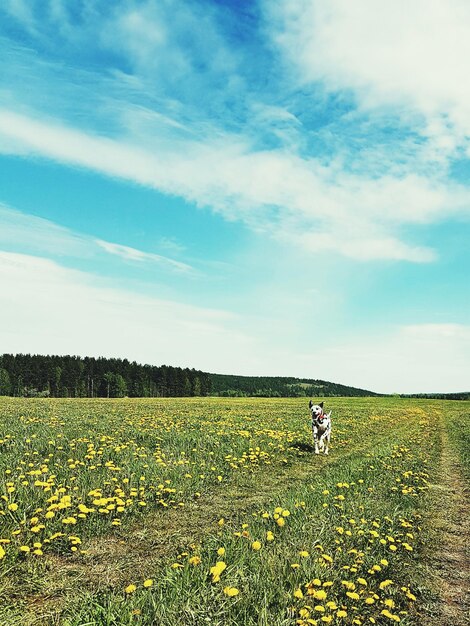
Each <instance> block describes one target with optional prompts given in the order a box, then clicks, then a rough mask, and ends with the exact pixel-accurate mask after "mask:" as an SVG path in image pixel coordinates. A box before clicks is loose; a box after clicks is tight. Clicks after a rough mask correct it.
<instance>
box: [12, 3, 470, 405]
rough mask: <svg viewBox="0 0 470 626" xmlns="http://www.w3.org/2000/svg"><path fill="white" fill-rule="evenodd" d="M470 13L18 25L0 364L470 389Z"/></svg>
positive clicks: (59, 19)
mask: <svg viewBox="0 0 470 626" xmlns="http://www.w3.org/2000/svg"><path fill="white" fill-rule="evenodd" d="M469 32H470V4H469V3H468V2H466V1H465V0H462V1H459V0H449V1H448V2H445V3H443V2H441V1H436V0H415V1H414V2H413V3H409V2H405V1H404V0H396V1H395V2H389V1H388V0H387V1H385V0H358V1H357V2H350V1H349V0H330V1H329V2H323V1H316V0H277V1H276V2H272V1H270V0H250V1H249V2H248V1H247V0H178V1H176V0H174V1H171V0H116V1H115V2H112V3H109V2H108V1H107V0H76V1H75V2H68V1H67V0H3V2H2V3H1V5H0V50H1V54H0V353H4V352H11V353H20V352H21V353H37V354H76V355H81V356H86V355H88V356H107V357H120V358H128V359H131V360H136V361H137V362H139V363H150V364H154V365H161V364H167V365H174V366H182V367H194V368H196V369H202V370H204V371H208V372H218V373H227V374H245V375H266V376H267V375H276V376H299V377H306V378H319V379H323V380H330V381H334V382H338V383H343V384H346V385H352V386H356V387H361V388H365V389H369V390H372V391H376V392H383V393H419V392H453V391H463V390H468V389H470V376H469V373H470V287H469V284H470V281H469V270H470V254H469V248H470V246H469V237H470V81H469V80H468V58H470V38H469V37H468V33H469Z"/></svg>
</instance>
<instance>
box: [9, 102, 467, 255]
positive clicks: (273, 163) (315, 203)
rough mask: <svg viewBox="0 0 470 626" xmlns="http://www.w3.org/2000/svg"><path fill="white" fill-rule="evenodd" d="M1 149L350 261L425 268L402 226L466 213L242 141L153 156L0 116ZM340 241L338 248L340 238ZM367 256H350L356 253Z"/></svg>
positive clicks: (454, 193)
mask: <svg viewBox="0 0 470 626" xmlns="http://www.w3.org/2000/svg"><path fill="white" fill-rule="evenodd" d="M0 137H1V138H2V140H3V141H2V145H1V147H0V150H1V151H3V152H4V153H13V154H23V155H37V154H39V155H42V156H45V157H47V158H50V159H54V160H56V161H59V162H61V163H65V164H69V165H74V166H77V165H78V166H81V167H86V168H90V169H93V170H96V171H99V172H101V173H104V174H106V175H109V176H115V177H120V178H125V179H127V180H132V181H134V182H137V183H139V184H142V185H146V186H149V187H153V188H156V189H159V190H160V191H163V192H166V193H171V194H177V195H179V196H182V197H184V198H185V199H187V200H189V201H193V202H195V203H196V204H198V205H200V206H210V207H211V208H212V209H213V210H215V211H217V212H220V213H222V214H223V215H224V216H225V217H227V218H228V219H234V220H235V219H236V220H242V221H244V222H245V223H246V224H248V225H249V226H250V227H251V228H254V229H256V230H258V231H263V232H266V233H268V234H269V235H270V236H274V237H278V236H281V237H282V238H285V239H290V240H292V241H295V242H296V243H297V244H298V245H305V250H307V251H309V250H310V243H309V242H310V240H311V237H309V234H311V233H319V234H320V235H321V236H322V237H323V241H324V244H323V245H327V247H328V248H332V249H335V250H337V251H338V252H340V253H342V254H344V255H346V256H351V257H353V258H359V257H362V258H363V259H367V258H374V259H377V258H385V259H387V258H390V259H395V260H397V259H403V260H409V261H420V262H422V261H429V260H431V259H432V258H434V256H433V252H432V251H430V250H428V249H426V248H423V247H420V246H410V245H408V244H406V243H405V242H401V241H400V240H399V239H398V236H397V235H394V230H395V229H396V228H397V227H398V226H400V225H402V224H420V223H430V222H433V221H436V220H440V219H443V217H449V216H452V215H460V214H462V213H464V212H466V211H468V207H469V193H468V192H467V191H466V190H464V189H463V188H461V187H459V186H458V185H455V184H454V185H450V184H448V185H447V186H446V185H445V184H444V183H442V182H440V181H439V180H436V181H432V180H429V179H427V178H424V177H421V176H418V175H415V174H410V175H408V176H401V177H393V176H383V177H381V178H377V179H368V178H365V177H363V176H359V175H353V174H347V173H345V172H344V171H342V170H341V169H339V170H338V168H337V167H336V166H335V165H334V164H333V165H331V166H328V167H327V166H325V165H323V164H322V163H321V162H319V161H318V160H317V159H315V158H301V157H299V156H297V155H295V154H292V153H290V152H288V151H284V150H271V151H258V152H255V151H252V150H251V149H250V145H249V142H248V141H247V140H246V138H244V137H241V136H240V137H238V136H231V137H230V136H225V137H222V138H220V137H219V138H216V139H212V140H207V141H206V142H202V141H201V142H197V141H188V140H182V139H180V140H175V142H174V143H173V144H172V146H171V147H170V146H169V145H168V144H167V143H162V145H159V144H158V139H157V140H156V142H155V146H154V149H153V150H149V149H148V148H145V149H144V148H141V147H139V146H138V145H135V144H133V143H131V142H130V141H128V142H124V141H119V140H116V139H109V138H107V137H101V136H96V135H89V134H86V133H83V132H80V131H77V130H74V129H71V128H68V127H66V126H63V125H58V124H51V123H46V122H44V121H38V120H35V119H32V118H30V117H26V116H24V115H18V114H16V113H12V112H11V111H5V110H3V111H0ZM345 233H347V241H346V240H345V238H344V235H345ZM362 244H364V247H365V249H369V250H373V252H372V253H371V254H358V252H357V251H358V250H359V248H360V246H361V245H362Z"/></svg>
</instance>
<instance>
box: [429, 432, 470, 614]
mask: <svg viewBox="0 0 470 626" xmlns="http://www.w3.org/2000/svg"><path fill="white" fill-rule="evenodd" d="M441 441H442V456H441V464H440V465H441V466H440V473H439V477H440V481H439V482H438V483H436V484H434V485H432V489H433V492H434V495H435V498H436V505H437V510H438V511H439V513H438V517H437V518H435V520H434V524H435V531H436V534H437V537H439V538H440V543H439V545H438V549H437V550H436V551H435V552H434V553H433V554H431V555H430V559H429V565H430V568H429V571H430V576H431V577H432V582H433V586H434V588H435V589H436V592H437V594H438V600H437V601H435V602H433V603H432V604H431V606H430V607H429V612H428V614H427V616H426V621H425V624H426V625H427V624H431V623H432V624H434V625H435V626H437V625H438V626H447V624H449V625H452V626H468V625H469V624H470V504H469V495H470V490H469V487H468V485H467V483H466V481H465V478H464V476H463V473H462V470H461V467H460V464H459V460H458V458H457V452H456V451H455V450H454V449H453V447H452V446H451V444H450V442H449V437H448V433H447V430H446V427H445V424H444V423H443V424H442V428H441Z"/></svg>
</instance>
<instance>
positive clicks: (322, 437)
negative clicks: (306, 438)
mask: <svg viewBox="0 0 470 626" xmlns="http://www.w3.org/2000/svg"><path fill="white" fill-rule="evenodd" d="M308 406H309V408H310V413H311V414H312V434H313V442H314V444H315V454H320V451H322V452H324V453H325V454H328V444H329V443H330V437H331V411H330V412H329V413H324V412H323V402H320V404H313V402H312V401H311V400H310V402H309V403H308Z"/></svg>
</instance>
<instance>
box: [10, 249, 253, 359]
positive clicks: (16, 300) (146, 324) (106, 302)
mask: <svg viewBox="0 0 470 626" xmlns="http://www.w3.org/2000/svg"><path fill="white" fill-rule="evenodd" d="M0 283H1V285H2V289H1V290H0V311H1V313H0V317H1V324H0V343H1V345H2V350H3V351H6V352H8V351H12V352H28V353H29V352H37V353H42V354H79V355H91V356H116V357H124V356H127V357H128V358H130V359H136V360H137V361H140V362H142V363H155V364H162V363H168V364H172V365H181V366H189V367H199V368H203V369H205V370H206V371H207V370H210V369H213V368H219V369H223V367H224V365H225V363H226V358H225V355H227V354H230V355H231V358H232V360H233V364H234V367H239V366H240V364H241V359H242V358H243V355H244V354H245V355H246V354H247V353H250V354H253V356H254V357H255V361H256V349H255V348H254V344H255V342H253V340H252V339H251V338H250V337H249V336H247V335H245V334H244V333H243V332H242V331H241V330H240V329H239V328H237V326H238V325H239V320H238V321H237V318H236V317H235V316H234V315H232V314H230V313H229V312H226V311H223V310H217V309H210V308H204V307H196V306H189V305H184V304H181V303H178V302H174V301H171V300H165V299H159V298H156V297H149V296H144V295H141V294H138V293H135V292H131V291H128V290H124V289H117V288H115V287H112V286H111V285H110V284H109V283H108V282H106V281H104V280H103V279H102V278H99V277H98V276H94V275H92V274H89V273H85V272H80V271H76V270H71V269H67V268H64V267H62V266H60V265H58V264H57V263H56V262H54V261H51V260H48V259H44V258H41V257H37V256H29V255H20V254H14V253H6V252H0ZM33 301H34V307H31V302H33ZM71 329H72V332H71Z"/></svg>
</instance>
